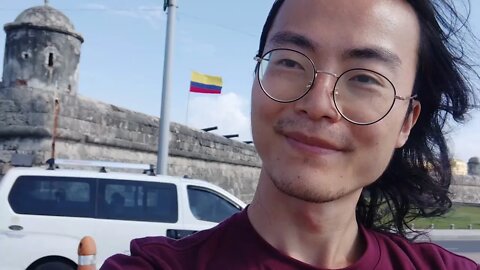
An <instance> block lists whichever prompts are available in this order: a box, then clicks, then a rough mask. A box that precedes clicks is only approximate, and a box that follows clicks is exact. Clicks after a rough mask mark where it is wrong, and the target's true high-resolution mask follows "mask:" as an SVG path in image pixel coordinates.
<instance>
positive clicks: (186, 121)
mask: <svg viewBox="0 0 480 270" xmlns="http://www.w3.org/2000/svg"><path fill="white" fill-rule="evenodd" d="M190 93H192V92H191V91H190V90H188V98H187V115H186V117H185V125H186V126H188V109H189V107H190Z"/></svg>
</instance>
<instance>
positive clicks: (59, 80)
mask: <svg viewBox="0 0 480 270" xmlns="http://www.w3.org/2000/svg"><path fill="white" fill-rule="evenodd" d="M4 29H5V32H6V34H7V36H6V43H5V57H4V64H3V80H2V81H3V85H2V87H4V88H13V87H21V86H27V87H29V88H33V89H42V90H53V91H60V92H64V93H71V94H76V92H77V87H78V63H79V61H80V46H81V44H82V42H83V37H82V36H81V35H80V34H79V33H77V32H75V29H74V27H73V25H72V23H71V22H70V20H69V19H68V18H67V17H66V16H65V15H64V14H63V13H61V12H60V11H58V10H56V9H54V8H52V7H50V6H48V5H47V4H45V5H44V6H37V7H32V8H29V9H27V10H25V11H23V12H22V13H21V14H20V15H18V17H17V18H16V19H15V21H14V22H12V23H7V24H6V25H5V27H4Z"/></svg>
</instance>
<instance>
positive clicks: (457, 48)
mask: <svg viewBox="0 0 480 270" xmlns="http://www.w3.org/2000/svg"><path fill="white" fill-rule="evenodd" d="M283 2H284V0H276V1H275V2H274V4H273V6H272V8H271V10H270V13H269V14H268V17H267V20H266V22H265V25H264V27H263V32H262V35H261V38H260V45H259V49H258V53H257V55H258V56H262V54H263V51H264V48H265V44H266V41H267V36H268V32H269V31H270V29H271V27H272V24H273V22H274V20H275V17H276V15H277V14H278V11H279V10H280V8H281V6H282V4H283ZM407 2H408V3H409V4H410V5H411V6H412V7H413V9H414V10H415V12H416V14H417V17H418V20H419V22H420V29H421V30H420V31H421V33H420V35H421V36H420V46H419V52H418V54H419V60H418V65H417V74H416V78H415V84H414V89H413V92H414V93H416V94H417V95H418V100H419V101H420V103H421V104H422V112H421V114H420V116H419V119H418V121H417V123H416V125H415V126H414V127H413V129H412V130H411V133H410V137H409V139H408V140H407V142H406V143H405V145H404V146H403V147H402V148H400V149H396V150H395V152H394V154H393V157H392V160H391V161H390V163H389V165H388V167H387V168H386V170H385V172H384V173H383V175H382V176H380V178H379V179H377V181H375V182H374V183H373V184H371V185H369V186H367V187H365V188H364V192H363V193H362V195H361V197H360V199H359V201H358V203H357V208H356V215H357V220H358V222H359V223H360V224H362V225H363V226H365V227H367V228H372V229H376V230H380V231H395V232H397V233H398V234H401V235H403V236H407V229H409V224H410V222H411V221H412V220H414V219H415V218H417V217H435V216H441V215H443V214H445V213H446V212H447V211H448V209H450V207H451V205H452V202H451V200H450V198H449V191H448V189H449V187H450V182H451V179H452V172H451V165H450V156H449V151H448V147H447V143H446V141H445V136H444V135H445V134H444V132H445V125H446V123H447V120H448V119H452V120H454V121H455V122H464V121H465V120H466V116H467V113H468V111H469V110H470V109H471V108H473V107H475V106H476V104H477V100H476V93H475V91H476V89H475V86H474V84H473V83H472V81H471V78H473V77H477V78H479V76H478V73H476V71H475V70H474V68H473V67H474V66H473V64H472V63H473V61H472V59H471V58H469V57H468V53H472V50H471V49H473V47H468V44H469V43H468V42H466V41H467V40H470V41H471V43H470V44H471V45H472V46H473V44H475V43H476V42H477V39H476V38H475V37H474V35H473V34H472V33H471V31H470V28H469V27H468V25H467V21H468V15H469V6H470V2H468V1H467V2H466V3H467V10H468V12H467V14H466V15H465V16H463V15H462V14H460V13H459V12H457V10H456V6H455V5H454V4H453V0H450V1H449V0H407ZM456 2H457V4H458V2H459V1H456Z"/></svg>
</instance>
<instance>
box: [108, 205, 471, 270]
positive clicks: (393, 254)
mask: <svg viewBox="0 0 480 270" xmlns="http://www.w3.org/2000/svg"><path fill="white" fill-rule="evenodd" d="M360 233H361V234H362V235H363V237H364V239H365V241H366V250H365V252H364V254H363V255H362V257H361V258H360V259H359V260H358V261H357V262H356V263H354V264H353V265H351V266H349V267H347V268H344V269H358V270H363V269H365V270H373V269H377V270H388V269H402V270H403V269H415V270H423V269H429V270H430V269H431V270H447V269H448V270H480V266H479V265H477V264H476V263H475V262H473V261H472V260H470V259H467V258H465V257H462V256H459V255H456V254H454V253H451V252H449V251H447V250H445V249H443V248H442V247H439V246H437V245H435V244H432V243H411V242H409V241H408V240H406V239H405V238H403V237H400V236H397V235H394V234H386V233H379V232H375V231H372V230H369V229H365V228H363V227H361V226H360ZM130 249H131V256H127V255H121V254H118V255H115V256H113V257H111V258H109V259H108V260H107V261H106V262H105V264H104V265H103V266H102V267H101V268H100V270H117V269H118V270H119V269H125V270H140V269H142V270H153V269H155V270H157V269H161V270H194V269H198V270H216V269H218V270H253V269H255V270H258V269H264V270H267V269H268V270H294V269H295V270H314V269H317V270H318V269H319V268H315V267H313V266H311V265H308V264H305V263H303V262H301V261H298V260H296V259H293V258H291V257H289V256H287V255H285V254H283V253H282V252H280V251H278V250H277V249H275V248H274V247H272V246H271V245H270V244H268V243H267V242H266V241H265V240H264V239H263V238H262V237H261V236H260V235H259V234H258V233H257V232H256V231H255V229H254V228H253V226H252V225H251V223H250V221H249V219H248V216H247V211H246V210H244V211H243V212H241V213H238V214H235V215H234V216H232V217H231V218H229V219H227V220H226V221H224V222H222V223H221V224H219V225H218V226H216V227H215V228H212V229H209V230H206V231H201V232H198V233H196V234H194V235H192V236H189V237H187V238H183V239H181V240H172V239H169V238H166V237H147V238H142V239H136V240H133V241H132V242H131V246H130ZM319 252H321V249H319Z"/></svg>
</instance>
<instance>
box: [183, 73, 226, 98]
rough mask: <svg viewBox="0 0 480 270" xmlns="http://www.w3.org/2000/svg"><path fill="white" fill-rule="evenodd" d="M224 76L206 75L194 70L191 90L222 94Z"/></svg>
mask: <svg viewBox="0 0 480 270" xmlns="http://www.w3.org/2000/svg"><path fill="white" fill-rule="evenodd" d="M222 85H223V82H222V77H219V76H210V75H205V74H202V73H199V72H195V71H192V80H191V82H190V92H194V93H204V94H220V93H221V92H222Z"/></svg>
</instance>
